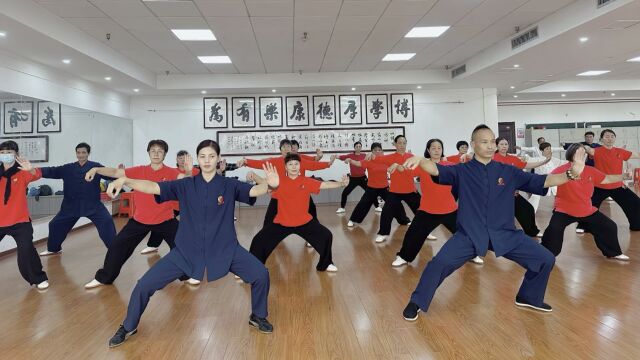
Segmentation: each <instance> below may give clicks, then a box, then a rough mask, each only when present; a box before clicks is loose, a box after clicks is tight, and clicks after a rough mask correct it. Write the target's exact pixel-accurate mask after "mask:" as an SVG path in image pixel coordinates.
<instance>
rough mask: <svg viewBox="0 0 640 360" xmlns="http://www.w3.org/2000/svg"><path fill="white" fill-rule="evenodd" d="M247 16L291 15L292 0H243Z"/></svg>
mask: <svg viewBox="0 0 640 360" xmlns="http://www.w3.org/2000/svg"><path fill="white" fill-rule="evenodd" d="M244 3H245V4H246V5H247V10H248V11H249V16H274V17H281V16H285V17H289V16H293V7H294V6H293V0H245V2H244Z"/></svg>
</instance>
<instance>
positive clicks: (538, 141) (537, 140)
mask: <svg viewBox="0 0 640 360" xmlns="http://www.w3.org/2000/svg"><path fill="white" fill-rule="evenodd" d="M540 139H542V140H545V138H544V136H540V137H539V138H538V139H536V142H537V143H538V144H539V143H540Z"/></svg>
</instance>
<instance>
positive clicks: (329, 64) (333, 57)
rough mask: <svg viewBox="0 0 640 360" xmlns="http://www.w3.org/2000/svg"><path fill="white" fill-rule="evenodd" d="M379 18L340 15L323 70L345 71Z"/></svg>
mask: <svg viewBox="0 0 640 360" xmlns="http://www.w3.org/2000/svg"><path fill="white" fill-rule="evenodd" d="M377 20H378V17H377V16H340V17H338V20H337V21H336V25H335V28H334V29H333V35H332V36H331V40H330V42H329V46H328V47H327V51H326V54H325V57H324V61H323V63H322V68H321V70H322V71H325V72H334V71H345V70H346V69H347V66H349V63H350V62H351V59H353V57H354V56H355V55H356V53H357V52H358V50H359V49H360V46H362V43H363V42H364V41H365V40H366V38H367V36H368V35H369V33H370V32H371V30H373V27H374V26H375V24H376V21H377Z"/></svg>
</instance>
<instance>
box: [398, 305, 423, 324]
mask: <svg viewBox="0 0 640 360" xmlns="http://www.w3.org/2000/svg"><path fill="white" fill-rule="evenodd" d="M419 312H420V307H419V306H418V305H416V304H415V303H413V302H409V304H407V307H405V308H404V311H403V312H402V316H403V317H404V319H405V320H407V321H416V320H418V313H419Z"/></svg>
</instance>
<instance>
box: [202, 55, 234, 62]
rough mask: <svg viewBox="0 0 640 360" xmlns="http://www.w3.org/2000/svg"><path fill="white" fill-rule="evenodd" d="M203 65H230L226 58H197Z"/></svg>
mask: <svg viewBox="0 0 640 360" xmlns="http://www.w3.org/2000/svg"><path fill="white" fill-rule="evenodd" d="M198 60H200V61H201V62H202V63H203V64H231V59H230V58H229V57H228V56H198Z"/></svg>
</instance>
